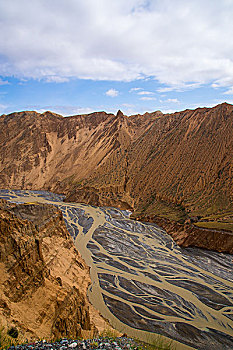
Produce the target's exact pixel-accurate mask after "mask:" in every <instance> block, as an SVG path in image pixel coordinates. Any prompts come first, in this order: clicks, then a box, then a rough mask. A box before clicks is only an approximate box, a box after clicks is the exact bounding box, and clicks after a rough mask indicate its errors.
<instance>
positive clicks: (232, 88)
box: [224, 86, 233, 95]
mask: <svg viewBox="0 0 233 350" xmlns="http://www.w3.org/2000/svg"><path fill="white" fill-rule="evenodd" d="M224 95H233V86H232V87H230V89H228V90H227V91H225V92H224Z"/></svg>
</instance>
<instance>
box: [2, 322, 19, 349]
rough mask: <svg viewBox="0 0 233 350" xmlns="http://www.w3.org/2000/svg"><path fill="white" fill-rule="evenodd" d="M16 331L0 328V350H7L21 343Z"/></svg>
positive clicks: (14, 329)
mask: <svg viewBox="0 0 233 350" xmlns="http://www.w3.org/2000/svg"><path fill="white" fill-rule="evenodd" d="M18 336H19V333H18V330H17V329H16V328H14V327H12V328H10V329H8V331H6V329H5V328H4V327H0V350H3V349H8V348H9V347H10V346H12V345H14V346H16V345H18V344H20V343H22V342H23V340H22V339H20V338H19V337H18Z"/></svg>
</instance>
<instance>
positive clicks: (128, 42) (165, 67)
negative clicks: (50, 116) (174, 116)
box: [0, 0, 233, 116]
mask: <svg viewBox="0 0 233 350" xmlns="http://www.w3.org/2000/svg"><path fill="white" fill-rule="evenodd" d="M232 15H233V0H221V1H220V0H20V1H19V0H0V24H1V34H0V114H8V113H11V112H14V111H22V110H36V111H38V112H44V111H46V110H50V111H53V112H56V113H59V114H62V115H64V116H68V115H75V114H86V113H90V112H93V111H102V110H104V111H106V112H109V113H116V112H117V110H118V109H120V110H122V111H123V113H124V114H126V115H132V114H137V113H140V114H143V113H145V112H152V111H156V110H161V111H162V112H164V113H172V112H174V111H180V110H184V109H186V108H190V109H194V108H197V107H203V106H205V107H212V106H214V105H217V104H219V103H222V102H228V103H233V20H232Z"/></svg>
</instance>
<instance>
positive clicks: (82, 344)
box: [9, 337, 168, 350]
mask: <svg viewBox="0 0 233 350" xmlns="http://www.w3.org/2000/svg"><path fill="white" fill-rule="evenodd" d="M146 348H147V347H146V345H144V344H142V343H138V342H137V341H136V340H134V339H132V338H127V337H117V338H111V337H110V338H109V337H103V338H102V337H100V338H96V339H87V340H70V339H69V340H68V339H62V340H60V341H57V342H55V343H49V342H47V341H45V340H42V341H39V342H36V343H29V344H23V345H16V346H11V347H10V348H9V350H31V349H35V350H36V349H38V350H55V349H60V350H66V349H68V350H71V349H75V350H79V349H80V350H81V349H82V350H87V349H108V350H113V349H116V350H124V349H126V350H127V349H134V350H137V349H138V350H139V349H146ZM167 349H168V348H167Z"/></svg>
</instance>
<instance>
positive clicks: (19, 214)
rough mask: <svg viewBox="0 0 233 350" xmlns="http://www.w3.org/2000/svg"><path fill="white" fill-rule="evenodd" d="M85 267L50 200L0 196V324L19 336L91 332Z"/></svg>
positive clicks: (95, 323)
mask: <svg viewBox="0 0 233 350" xmlns="http://www.w3.org/2000/svg"><path fill="white" fill-rule="evenodd" d="M90 283H91V280H90V275H89V268H88V267H87V266H86V264H85V262H84V260H83V259H82V258H81V256H80V254H79V253H78V251H77V250H76V248H75V247H74V245H73V241H72V239H71V237H70V235H69V233H68V231H67V229H66V226H65V223H64V220H63V218H62V214H61V212H60V211H59V210H58V209H56V208H55V207H54V206H52V205H43V204H38V205H35V204H19V205H16V204H11V203H9V202H7V201H4V200H0V324H1V325H2V326H4V327H5V328H6V329H10V328H12V327H13V328H16V329H17V330H18V331H19V333H20V334H21V336H22V337H23V339H28V340H30V339H38V338H45V339H51V338H52V339H58V338H61V337H73V338H77V337H78V336H93V335H95V334H97V333H98V329H99V330H102V329H104V328H105V327H106V323H105V321H104V320H103V319H102V318H101V316H100V315H99V313H98V312H97V311H96V310H95V309H94V308H93V306H92V305H90V303H89V301H88V299H87V288H88V286H89V284H90Z"/></svg>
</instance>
